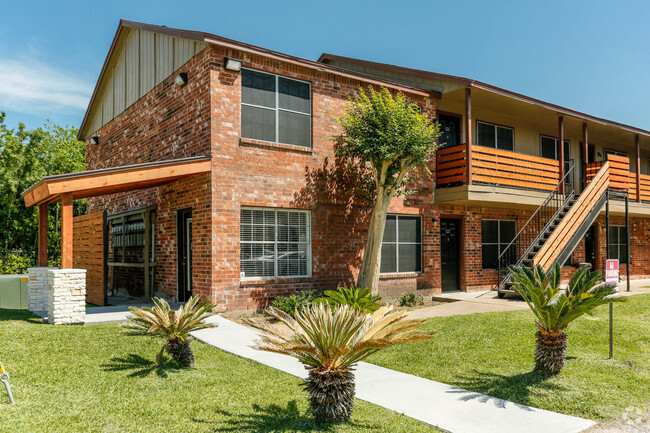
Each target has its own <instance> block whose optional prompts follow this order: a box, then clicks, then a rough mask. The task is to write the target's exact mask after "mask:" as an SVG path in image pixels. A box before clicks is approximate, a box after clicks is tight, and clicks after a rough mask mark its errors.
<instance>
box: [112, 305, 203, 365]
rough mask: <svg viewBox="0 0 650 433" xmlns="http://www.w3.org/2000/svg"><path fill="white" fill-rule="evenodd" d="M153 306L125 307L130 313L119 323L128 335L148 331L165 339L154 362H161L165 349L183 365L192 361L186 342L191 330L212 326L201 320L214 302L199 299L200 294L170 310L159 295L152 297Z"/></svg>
mask: <svg viewBox="0 0 650 433" xmlns="http://www.w3.org/2000/svg"><path fill="white" fill-rule="evenodd" d="M153 303H154V304H155V306H154V307H143V308H139V307H129V310H130V311H131V316H129V321H128V322H127V323H125V324H123V325H122V327H124V328H126V329H128V330H129V334H131V335H151V336H154V337H161V338H164V339H165V340H166V342H165V344H164V345H163V347H162V349H160V352H159V353H158V356H156V361H157V362H158V364H160V363H162V356H163V353H164V352H165V351H167V353H169V355H170V356H171V357H172V358H173V359H174V361H176V362H178V363H179V364H181V365H182V366H184V367H191V366H192V365H194V352H193V351H192V347H191V346H190V342H191V341H192V337H191V336H190V335H189V333H190V332H192V331H198V330H199V329H205V328H209V327H212V326H214V325H213V324H211V323H207V322H205V319H207V318H208V317H209V316H211V315H212V310H213V309H214V308H215V305H214V304H212V303H211V302H209V301H201V297H200V296H198V295H196V296H192V297H191V298H190V299H189V300H188V301H187V302H186V303H185V305H181V306H180V307H179V308H178V310H172V308H171V307H170V306H169V303H167V301H165V300H164V299H161V298H153Z"/></svg>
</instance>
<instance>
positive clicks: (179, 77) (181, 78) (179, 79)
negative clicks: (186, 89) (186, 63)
mask: <svg viewBox="0 0 650 433" xmlns="http://www.w3.org/2000/svg"><path fill="white" fill-rule="evenodd" d="M174 83H175V84H176V85H177V86H178V87H183V86H184V85H186V84H187V72H181V73H180V74H176V76H175V77H174Z"/></svg>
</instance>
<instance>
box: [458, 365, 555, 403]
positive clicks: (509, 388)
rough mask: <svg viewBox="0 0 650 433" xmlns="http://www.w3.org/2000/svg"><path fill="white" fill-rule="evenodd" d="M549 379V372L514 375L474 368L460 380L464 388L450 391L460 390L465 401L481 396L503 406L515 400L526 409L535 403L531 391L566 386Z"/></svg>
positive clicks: (549, 389) (484, 400)
mask: <svg viewBox="0 0 650 433" xmlns="http://www.w3.org/2000/svg"><path fill="white" fill-rule="evenodd" d="M548 379H550V378H549V377H548V376H542V375H540V374H537V373H535V372H534V371H530V372H528V373H521V374H515V375H511V376H507V375H502V374H496V373H485V372H477V371H474V375H473V376H469V377H467V376H466V377H462V378H461V380H460V382H458V383H457V385H458V386H459V387H460V388H457V390H454V391H450V392H452V393H457V394H459V399H460V400H464V401H469V400H474V399H479V401H481V402H483V403H491V404H494V405H495V406H497V407H501V408H505V407H506V403H507V401H511V402H513V403H515V405H517V406H518V407H520V408H522V409H525V410H530V408H528V407H526V406H524V405H528V404H530V403H531V394H533V393H534V392H536V391H539V390H545V391H553V392H557V391H562V390H564V388H563V387H561V386H558V385H556V384H554V383H551V382H549V380H548ZM461 388H464V389H461ZM467 390H470V391H472V392H470V391H467ZM477 393H480V394H477ZM481 394H485V395H481Z"/></svg>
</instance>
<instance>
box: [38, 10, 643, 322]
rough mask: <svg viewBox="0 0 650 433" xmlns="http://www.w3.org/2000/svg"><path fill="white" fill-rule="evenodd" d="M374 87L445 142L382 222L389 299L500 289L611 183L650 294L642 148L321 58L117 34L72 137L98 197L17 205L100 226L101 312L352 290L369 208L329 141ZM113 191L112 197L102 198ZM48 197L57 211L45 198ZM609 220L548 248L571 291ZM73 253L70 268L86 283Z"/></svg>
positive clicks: (215, 40) (434, 80)
mask: <svg viewBox="0 0 650 433" xmlns="http://www.w3.org/2000/svg"><path fill="white" fill-rule="evenodd" d="M368 85H371V86H375V87H379V86H384V87H386V88H388V89H389V90H390V91H392V92H402V93H404V94H405V95H406V96H407V97H408V98H409V100H411V101H412V102H414V103H417V104H418V105H419V106H421V107H422V110H423V112H425V113H426V114H428V115H429V116H431V117H432V118H435V119H436V121H438V122H439V123H440V124H441V125H442V127H443V130H444V136H443V138H442V139H441V141H443V142H444V143H445V144H444V148H442V149H440V150H439V151H438V153H437V157H436V158H435V159H434V160H432V161H431V163H430V167H429V168H430V173H424V174H423V175H422V176H421V177H420V178H419V179H418V180H417V183H416V185H413V189H414V190H415V191H416V192H415V193H414V194H412V195H409V196H408V197H406V198H403V199H402V198H400V199H395V200H394V201H393V202H392V204H391V206H390V209H389V217H388V221H387V229H386V232H385V238H384V244H383V245H382V265H381V266H382V275H381V278H380V287H381V294H382V295H384V296H386V297H388V298H394V297H397V296H399V294H401V293H404V292H408V291H417V292H418V293H419V294H422V295H431V294H433V293H437V292H440V291H441V290H472V289H480V288H481V289H482V288H495V287H496V286H497V284H498V282H499V280H498V272H497V269H495V268H497V267H499V266H501V265H503V264H504V263H505V262H503V256H502V252H503V251H505V250H508V248H510V250H513V248H514V249H516V251H515V253H516V254H517V255H518V256H519V255H521V254H520V253H521V251H519V249H521V248H522V246H515V247H513V245H515V244H516V243H517V242H519V243H522V242H523V240H522V239H519V238H516V235H517V233H519V232H520V231H522V230H523V229H525V228H526V227H528V226H527V221H529V219H530V218H531V216H533V215H535V214H536V212H537V213H539V212H538V211H537V209H538V208H539V206H540V205H542V204H543V203H544V201H545V200H546V198H547V197H549V195H553V193H554V192H555V196H558V194H559V193H561V197H562V199H563V200H564V199H566V202H562V207H564V206H565V205H566V206H567V207H569V206H571V205H572V204H573V203H574V202H575V201H576V198H579V197H586V196H587V195H588V194H581V193H582V192H589V191H590V190H589V191H588V190H587V188H588V185H589V184H594V185H595V184H596V181H595V180H594V181H593V182H590V180H592V178H593V179H600V177H598V176H601V177H602V176H603V175H602V174H601V173H603V170H605V169H607V170H614V169H616V170H619V171H618V172H617V174H616V175H617V176H619V177H620V176H624V177H625V182H624V184H625V185H624V186H625V188H619V190H620V189H625V192H626V193H628V194H629V196H630V197H631V199H632V202H631V204H630V215H631V220H630V227H631V230H630V240H631V244H630V246H631V257H632V258H633V260H632V265H631V269H630V270H631V273H632V275H633V277H646V276H648V275H650V269H648V268H649V267H650V264H648V263H647V260H636V259H635V258H636V257H642V255H643V254H644V253H643V249H644V248H646V247H647V246H648V244H649V243H650V240H649V239H648V228H649V227H648V225H649V224H650V223H649V222H648V221H650V220H648V219H647V218H648V216H650V205H649V204H646V203H644V202H643V200H644V199H645V198H647V199H649V200H650V192H648V193H647V194H648V195H647V197H646V196H645V195H644V193H645V191H647V190H648V189H650V176H649V175H650V172H649V170H650V151H649V149H650V138H649V137H650V132H648V131H644V130H641V129H639V128H634V127H630V126H627V125H622V124H617V123H615V122H611V121H607V120H604V119H599V118H596V117H594V116H590V115H587V114H584V113H579V112H576V111H573V110H569V109H566V108H563V107H559V106H556V105H552V104H548V103H545V102H542V101H538V100H535V99H532V98H529V97H526V96H524V95H518V94H515V93H512V92H509V91H507V90H504V89H499V88H496V87H494V86H490V85H487V84H484V83H480V82H478V81H475V80H468V79H465V78H461V77H452V76H446V75H441V74H435V73H430V72H426V71H418V70H412V69H407V68H401V67H395V66H391V65H384V64H379V63H373V62H367V61H362V60H358V59H350V58H344V57H340V56H334V55H329V54H323V55H322V56H321V58H320V59H319V60H318V61H317V62H313V61H309V60H304V59H300V58H296V57H293V56H290V55H286V54H282V53H278V52H273V51H270V50H267V49H263V48H259V47H255V46H251V45H248V44H245V43H241V42H238V41H233V40H229V39H225V38H222V37H219V36H215V35H211V34H207V33H202V32H194V31H185V30H175V29H170V28H167V27H160V26H154V25H147V24H141V23H135V22H129V21H121V22H120V25H119V27H118V30H117V33H116V35H115V38H114V40H113V44H112V46H111V48H110V51H109V54H108V56H107V59H106V62H105V64H104V67H103V69H102V72H101V75H100V77H99V80H98V82H97V86H96V88H95V91H94V94H93V97H92V100H91V102H90V104H89V107H88V110H87V112H86V116H85V118H84V121H83V123H82V125H81V128H80V132H79V138H80V139H82V140H85V142H86V154H87V156H86V158H87V170H88V172H86V174H81V175H80V176H82V177H79V178H78V179H79V181H80V182H82V180H83V182H86V181H85V179H86V178H87V179H91V180H92V179H95V180H96V182H98V184H97V185H99V186H95V187H92V188H91V187H83V188H86V190H85V192H83V193H82V192H77V191H80V190H81V188H82V187H78V188H79V189H78V190H74V191H73V190H72V189H70V190H66V191H67V192H63V193H61V194H59V196H57V195H56V194H55V192H53V191H56V189H55V188H54V184H55V183H56V182H63V180H61V179H66V178H65V175H64V176H63V177H62V178H61V177H59V178H54V179H53V178H46V179H44V181H43V182H42V183H41V184H38V185H36V186H35V187H33V188H32V189H31V190H30V191H28V192H27V193H26V201H29V203H28V205H40V206H43V205H45V206H46V205H47V203H51V202H53V201H56V200H58V199H60V200H63V202H64V207H65V202H66V198H65V197H66V193H67V194H68V195H67V197H68V200H72V199H74V198H80V197H88V212H89V213H95V212H101V213H103V214H104V215H105V217H104V230H103V231H104V233H105V234H104V237H103V238H102V239H103V242H104V244H103V245H104V249H103V251H104V260H103V266H101V267H100V268H98V269H100V270H99V271H98V272H99V274H100V276H99V277H98V280H99V281H101V284H100V285H99V286H98V287H99V288H98V289H97V290H99V291H100V294H99V295H98V299H100V301H99V302H98V303H103V302H109V303H111V302H112V301H111V298H110V295H111V294H114V293H116V292H118V291H119V290H120V289H126V290H128V291H129V293H130V294H131V295H133V296H136V297H146V296H150V295H152V294H156V295H159V296H160V295H162V296H165V297H167V298H169V299H174V300H184V299H186V298H187V297H188V296H189V294H190V293H199V294H201V295H203V296H205V297H208V298H210V299H212V300H213V301H214V302H216V303H217V305H218V306H219V308H221V309H223V310H242V309H251V308H262V307H265V306H266V305H267V304H268V302H269V301H270V300H271V299H272V298H274V297H275V296H277V295H280V294H287V293H291V292H294V291H296V290H301V289H307V288H314V289H319V290H320V289H326V288H333V287H336V286H337V285H348V284H352V283H353V282H354V281H355V279H356V275H357V272H358V268H359V265H360V262H361V259H362V256H363V248H364V245H365V232H366V227H367V221H368V216H369V215H368V213H369V209H368V208H367V206H363V205H362V204H361V203H358V202H356V201H355V199H354V198H353V197H352V196H351V195H350V193H349V191H350V188H351V187H352V186H353V185H354V182H355V179H354V178H353V177H352V176H351V175H350V174H349V173H348V172H347V171H346V170H344V167H343V162H342V161H340V160H339V159H338V158H336V156H335V154H334V148H333V141H332V137H333V136H335V135H336V134H337V133H339V132H340V128H339V126H338V124H337V122H336V120H335V119H336V117H337V116H340V115H341V114H342V113H343V111H344V109H345V106H346V103H347V101H348V97H349V96H350V95H354V94H355V92H357V91H358V89H359V88H360V87H362V86H368ZM562 142H564V143H565V144H564V146H560V145H558V143H562ZM630 157H632V158H630ZM608 158H609V160H610V162H609V163H606V162H605V161H606V160H607V159H608ZM559 161H564V163H560V162H559ZM626 161H627V165H626ZM641 161H643V162H644V163H641ZM199 164H202V165H201V167H203V168H201V169H198V168H196V167H198V165H199ZM190 166H192V167H195V168H194V169H191V170H190V169H186V168H184V167H190ZM626 169H627V171H624V170H626ZM155 170H159V171H160V173H162V172H163V171H164V173H163V174H160V173H158V172H156V173H158V174H156V175H154V174H151V173H153V171H155ZM590 170H591V171H590ZM642 172H643V174H642ZM597 173H598V174H597ZM608 173H609V172H608ZM637 173H638V175H637ZM83 176H87V177H83ZM106 176H113V178H114V179H113V178H111V179H113V180H110V181H108V180H101V181H99V180H97V179H108V178H107V177H106ZM120 176H122V177H120ZM155 176H158V177H155ZM594 176H595V177H594ZM612 176H613V175H612ZM118 177H120V178H119V179H118ZM136 177H137V179H135V178H136ZM127 178H128V179H131V180H128V181H127V180H124V179H127ZM120 179H122V180H120ZM612 179H613V177H612ZM616 179H618V181H619V184H620V179H619V178H618V177H617V178H616ZM136 180H137V182H136ZM561 180H563V182H561ZM110 182H114V183H110ZM129 182H130V183H129ZM109 183H110V185H111V186H110V188H109V187H107V186H106V185H108V184H109ZM619 184H617V186H620V185H619ZM43 185H49V192H44V193H43V195H42V197H41V198H39V197H40V196H38V194H37V192H38V189H39V188H44V187H43ZM610 186H611V185H610ZM559 188H562V191H560V189H559ZM61 191H64V190H61ZM619 192H620V191H619ZM637 192H638V194H637ZM594 194H596V193H594ZM599 194H600V193H599ZM594 197H595V196H594ZM598 197H600V196H598ZM598 197H596V198H598ZM637 199H638V201H637ZM601 201H602V200H601ZM601 201H598V200H594V201H593V203H592V202H589V203H583V204H581V202H580V200H578V201H577V202H576V203H577V204H576V205H573V208H576V210H575V212H574V213H578V211H579V210H580V209H578V208H579V207H580V206H582V208H584V209H585V212H584V216H583V217H581V218H582V219H581V220H580V221H578V222H577V223H576V224H575V225H576V227H578V226H580V227H578V228H574V229H571V230H572V231H570V232H567V233H568V234H567V235H566V236H565V237H566V239H565V240H564V241H563V240H561V239H560V240H558V241H557V242H559V244H558V245H559V248H558V251H560V250H561V251H562V252H563V253H562V254H564V255H568V256H570V257H569V258H568V260H567V261H566V263H567V266H566V269H567V272H569V271H570V270H571V266H570V265H572V264H576V263H580V262H585V261H586V262H591V263H592V264H593V265H594V266H595V267H596V268H599V267H602V265H603V261H604V258H605V256H606V252H605V245H606V239H605V231H604V216H602V215H600V216H599V215H598V213H599V210H600V207H598V208H597V209H595V210H593V209H591V208H594V207H597V206H600V205H601V204H602V203H601ZM30 203H31V204H30ZM547 207H548V206H547ZM588 207H590V208H589V209H588ZM558 209H559V208H558ZM611 210H612V212H611V214H612V218H611V227H610V240H611V241H612V242H611V243H610V250H611V252H610V257H615V258H620V259H621V261H622V262H627V257H626V256H625V251H626V248H625V242H624V239H625V238H626V236H625V227H623V228H621V226H624V221H623V219H622V218H623V207H622V202H621V201H612V205H611ZM571 212H573V211H571ZM565 219H567V220H568V219H570V218H569V216H567V218H565ZM587 220H588V222H589V223H590V226H589V227H587V224H586V223H584V221H587ZM592 220H593V224H591V222H592ZM579 223H580V224H579ZM567 224H569V223H568V222H567ZM529 225H530V224H529ZM582 226H585V227H582ZM567 230H569V229H567ZM557 231H560V229H559V228H558V230H557ZM75 236H76V233H75ZM557 236H559V235H557ZM557 236H556V237H557ZM76 239H77V238H75V241H74V246H72V245H70V246H69V247H67V248H70V249H69V250H68V251H70V254H72V255H73V256H74V266H75V267H87V263H85V262H84V257H83V256H84V255H83V254H80V253H79V251H83V246H81V247H79V246H78V245H80V244H78V242H77V240H76ZM513 239H515V242H514V243H513ZM551 239H553V238H551ZM509 245H510V247H509ZM526 246H527V245H525V246H524V247H526ZM74 248H77V250H75V251H77V253H75V254H73V253H72V251H73V249H74ZM524 249H525V248H524ZM510 250H508V251H510ZM64 253H65V250H64ZM549 257H550V256H549ZM558 257H561V258H562V260H563V261H564V256H562V255H560V256H558ZM558 257H555V256H553V260H559V258H558ZM64 267H65V265H64ZM142 287H146V288H145V289H144V290H142ZM101 291H103V292H101ZM102 297H103V300H101V299H102Z"/></svg>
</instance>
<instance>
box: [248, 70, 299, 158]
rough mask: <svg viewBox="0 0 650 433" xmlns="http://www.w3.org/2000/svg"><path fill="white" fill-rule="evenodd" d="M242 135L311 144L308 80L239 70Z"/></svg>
mask: <svg viewBox="0 0 650 433" xmlns="http://www.w3.org/2000/svg"><path fill="white" fill-rule="evenodd" d="M241 99H242V105H241V135H242V137H243V138H252V139H255V140H264V141H272V142H277V143H284V144H294V145H296V146H303V147H310V146H311V89H310V85H309V83H306V82H304V81H298V80H294V79H291V78H285V77H280V76H277V75H272V74H267V73H264V72H258V71H253V70H250V69H242V98H241Z"/></svg>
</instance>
